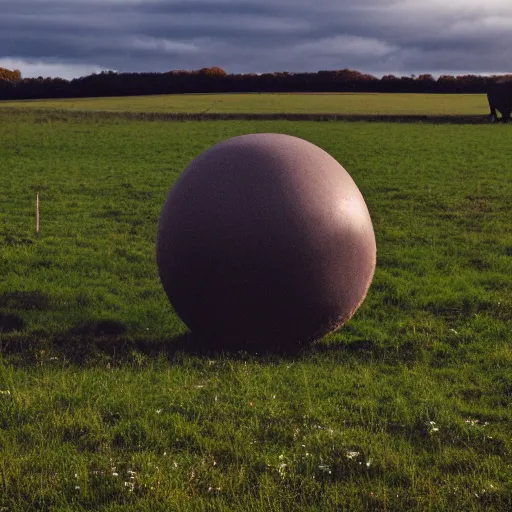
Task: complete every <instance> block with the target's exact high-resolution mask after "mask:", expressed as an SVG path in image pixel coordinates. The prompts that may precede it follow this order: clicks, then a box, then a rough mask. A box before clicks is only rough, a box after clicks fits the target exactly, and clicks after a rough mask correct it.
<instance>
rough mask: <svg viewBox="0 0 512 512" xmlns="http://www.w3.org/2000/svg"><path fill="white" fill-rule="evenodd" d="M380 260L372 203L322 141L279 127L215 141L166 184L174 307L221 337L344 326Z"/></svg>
mask: <svg viewBox="0 0 512 512" xmlns="http://www.w3.org/2000/svg"><path fill="white" fill-rule="evenodd" d="M375 263H376V244H375V235H374V232H373V226H372V222H371V218H370V215H369V212H368V209H367V207H366V203H365V201H364V199H363V196H362V195H361V193H360V191H359V189H358V188H357V185H356V184H355V183H354V181H353V180H352V178H351V177H350V175H349V174H348V173H347V171H345V169H344V168H343V167H342V166H341V165H340V164H339V163H338V162H337V161H336V160H335V159H334V158H332V157H331V156H330V155H329V154H328V153H326V152H325V151H324V150H322V149H320V148H319V147H317V146H315V145H314V144H311V143H310V142H307V141H305V140H302V139H299V138H297V137H292V136H289V135H283V134H273V133H261V134H250V135H242V136H238V137H233V138H231V139H228V140H226V141H224V142H221V143H219V144H216V145H215V146H213V147H211V148H210V149H208V150H207V151H205V152H204V153H202V154H201V155H200V156H198V157H197V158H196V159H195V160H193V161H192V162H191V163H190V164H189V165H188V166H187V168H186V169H185V170H184V171H183V173H182V174H181V176H180V177H179V179H178V180H177V182H176V183H175V185H174V186H173V187H172V189H171V190H170V192H169V194H168V196H167V199H166V201H165V204H164V206H163V209H162V212H161V216H160V222H159V227H158V238H157V264H158V269H159V274H160V279H161V281H162V284H163V287H164V290H165V292H166V294H167V296H168V298H169V300H170V302H171V304H172V306H173V307H174V310H175V311H176V313H177V314H178V316H179V317H180V318H181V319H182V320H183V322H184V323H185V324H186V325H187V326H188V328H189V329H190V330H191V331H192V333H194V334H198V335H200V336H204V337H205V339H206V338H208V339H216V340H217V341H218V342H220V343H221V344H222V343H226V344H227V343H230V342H235V343H238V344H241V345H242V346H243V345H244V344H247V345H249V344H254V343H256V345H257V346H261V347H263V346H277V345H280V346H290V345H297V346H298V345H299V344H302V343H304V342H309V341H312V340H314V339H316V338H319V337H321V336H323V335H325V334H327V333H329V332H331V331H333V330H335V329H337V328H338V327H340V326H341V325H343V324H344V323H345V322H346V321H347V320H349V319H350V318H351V317H352V315H353V314H354V313H355V311H356V310H357V309H358V307H359V306H360V305H361V303H362V302H363V300H364V298H365V296H366V293H367V291H368V288H369V286H370V283H371V281H372V278H373V274H374V270H375Z"/></svg>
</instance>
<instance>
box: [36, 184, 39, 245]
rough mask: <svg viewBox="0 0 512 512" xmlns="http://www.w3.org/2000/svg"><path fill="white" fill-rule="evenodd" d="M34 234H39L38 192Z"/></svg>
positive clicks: (37, 195)
mask: <svg viewBox="0 0 512 512" xmlns="http://www.w3.org/2000/svg"><path fill="white" fill-rule="evenodd" d="M36 235H39V192H37V194H36Z"/></svg>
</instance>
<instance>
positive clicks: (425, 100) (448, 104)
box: [0, 93, 489, 116]
mask: <svg viewBox="0 0 512 512" xmlns="http://www.w3.org/2000/svg"><path fill="white" fill-rule="evenodd" d="M0 107H23V108H49V109H70V110H103V111H118V112H123V111H125V112H160V113H164V112H169V113H173V112H188V113H200V112H208V113H317V114H327V113H328V114H330V113H335V114H357V115H363V114H370V115H407V114H417V115H418V114H419V115H437V116H440V115H442V116H448V115H454V116H455V115H459V116H460V115H468V116H469V115H475V116H477V115H485V114H488V112H489V108H488V104H487V98H486V96H485V95H483V94H364V93H357V94H183V95H162V96H134V97H122V98H80V99H62V100H34V101H32V100H31V101H5V102H1V101H0Z"/></svg>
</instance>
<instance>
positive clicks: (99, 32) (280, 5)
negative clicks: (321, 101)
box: [0, 0, 512, 77]
mask: <svg viewBox="0 0 512 512" xmlns="http://www.w3.org/2000/svg"><path fill="white" fill-rule="evenodd" d="M0 12H2V13H3V14H2V16H1V17H0V66H2V65H5V63H7V62H11V63H12V62H17V63H20V65H21V70H22V72H23V74H24V75H25V76H29V75H30V74H33V73H36V72H37V73H40V72H41V70H42V69H43V70H44V69H45V67H44V66H45V65H46V66H47V69H48V70H50V69H51V70H55V69H59V70H60V72H64V73H65V74H66V75H67V76H68V77H69V76H75V75H76V76H80V75H81V74H82V73H83V71H84V70H87V69H115V70H118V71H166V70H169V69H176V68H177V69H198V68H201V67H207V66H214V65H217V66H221V67H223V68H224V69H226V71H228V72H233V73H237V72H242V73H246V72H266V71H282V70H286V71H298V72H299V71H318V70H319V69H340V68H345V67H349V68H353V69H358V70H360V71H363V72H368V73H374V74H377V75H382V74H384V73H388V72H392V73H395V74H411V73H420V72H426V73H428V72H432V73H453V74H457V73H461V72H464V73H465V72H474V73H479V72H486V73H487V72H496V73H501V72H506V71H507V70H508V65H509V60H508V54H509V48H510V47H511V45H512V4H509V3H508V2H506V3H505V2H504V1H503V0H487V1H486V3H485V4H484V3H482V2H481V1H480V0H451V1H450V2H448V1H446V0H429V2H426V3H423V4H420V3H419V2H418V1H417V0H394V1H393V0H358V2H352V1H349V0H316V1H311V0H259V1H256V0H167V1H164V0H0ZM73 69H76V73H75V72H73Z"/></svg>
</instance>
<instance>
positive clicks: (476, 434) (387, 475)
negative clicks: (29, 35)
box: [0, 111, 512, 512]
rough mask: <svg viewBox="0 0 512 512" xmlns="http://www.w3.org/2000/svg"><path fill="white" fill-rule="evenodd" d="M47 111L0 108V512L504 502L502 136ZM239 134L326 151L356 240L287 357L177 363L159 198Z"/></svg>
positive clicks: (511, 300)
mask: <svg viewBox="0 0 512 512" xmlns="http://www.w3.org/2000/svg"><path fill="white" fill-rule="evenodd" d="M67 116H68V117H65V116H61V117H59V118H58V119H56V118H52V117H51V116H48V115H47V114H46V115H45V114H39V113H37V114H36V113H35V112H28V113H27V112H25V113H17V114H13V113H12V112H8V111H0V126H2V129H1V130H0V176H1V177H2V181H1V184H0V331H3V332H0V511H5V512H7V511H9V512H22V511H23V512H24V511H27V510H44V511H50V510H51V511H57V510H59V511H62V512H64V511H66V512H67V511H69V512H71V511H75V510H102V511H103V510H105V511H110V512H114V511H115V512H121V511H122V512H128V511H130V512H132V511H143V512H144V511H145V512H155V511H157V512H159V511H162V512H164V511H165V512H167V511H174V510H184V511H197V512H203V511H214V512H228V511H229V512H231V511H251V512H281V511H283V510H293V511H295V510H297V511H304V512H306V511H326V512H331V511H333V510H350V511H355V512H359V511H385V510H389V511H393V512H395V511H403V512H409V511H411V510H413V511H419V512H432V511H445V510H446V511H459V510H460V511H478V510H492V511H498V512H501V511H503V512H510V510H512V346H511V329H510V327H511V325H512V231H511V228H510V212H511V210H512V175H511V171H510V165H509V160H510V145H511V132H510V129H509V128H508V127H504V126H502V125H481V126H472V125H471V126H466V125H463V126H461V125H433V124H423V125H420V124H408V125H404V124H399V123H388V124H386V123H373V124H371V123H345V122H337V123H320V122H291V121H264V122H262V121H257V122H255V121H253V122H247V121H243V122H241V121H230V122H225V121H215V122H210V121H203V122H174V121H170V122H169V121H167V122H159V121H128V120H126V119H122V118H121V119H106V118H104V117H102V116H100V115H98V116H96V117H94V116H91V117H90V118H87V119H79V118H78V117H77V116H73V115H69V114H67ZM251 132H280V133H288V134H290V135H295V136H298V137H302V138H304V139H306V140H309V141H311V142H313V143H315V144H317V145H319V146H320V147H322V148H323V149H325V150H326V151H328V152H329V153H330V154H332V155H333V157H335V158H336V159H337V160H338V161H339V162H340V163H342V165H343V166H344V167H345V168H346V169H347V170H348V172H349V173H350V174H351V175H352V177H353V178H354V180H355V181H356V183H357V185H358V186H359V188H360V190H361V192H362V193H363V196H364V197H365V200H366V202H367V204H368V208H369V211H370V214H371V216H372V221H373V224H374V228H375V234H376V238H377V248H378V251H377V269H376V272H375V278H374V281H373V283H372V286H371V288H370V290H369V293H368V296H367V298H366V300H365V301H364V303H363V305H362V306H361V308H360V309H359V310H358V311H357V313H356V314H355V316H354V318H353V319H352V320H351V321H350V322H349V323H348V324H347V325H346V326H344V327H343V328H341V329H339V331H338V332H336V333H334V334H332V335H330V336H327V337H326V338H325V339H323V340H320V341H319V343H318V344H316V346H315V347H313V348H311V349H308V350H306V351H305V352H304V353H301V354H298V355H291V354H287V355H285V356H282V355H276V354H274V355H262V354H248V353H245V352H237V353H225V354H211V353H207V352H205V351H199V352H198V351H193V350H192V349H191V347H190V346H189V345H188V344H187V341H188V339H187V338H186V337H183V336H182V335H183V334H184V333H185V332H186V329H185V327H184V325H183V323H182V322H181V321H180V320H179V319H178V318H177V316H176V315H175V314H174V312H173V310H172V307H171V306H170V305H169V303H168V301H167V299H166V297H165V294H164V292H163V289H162V286H161V284H160V282H159V280H158V275H157V267H156V263H155V236H156V228H157V222H158V217H159V213H160V210H161V207H162V204H163V201H164V200H165V197H166V194H167V192H168V190H169V188H170V187H171V186H172V184H173V183H174V181H175V180H176V179H177V178H178V176H179V175H180V173H181V172H182V170H183V169H184V167H185V166H186V165H187V164H188V163H189V162H190V161H191V160H192V159H193V158H195V157H196V156H198V155H199V154H200V153H201V152H202V151H203V150H205V149H207V148H208V147H210V146H211V145H213V144H215V143H216V142H219V141H221V140H224V139H226V138H228V137H232V136H235V135H241V134H244V133H251ZM242 171H243V169H242V170H241V172H242ZM37 190H38V191H39V192H40V196H41V232H40V236H39V237H36V236H35V234H34V202H35V193H36V191H37ZM255 321H257V318H256V319H255ZM250 328H251V325H248V329H250ZM180 337H181V338H180Z"/></svg>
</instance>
